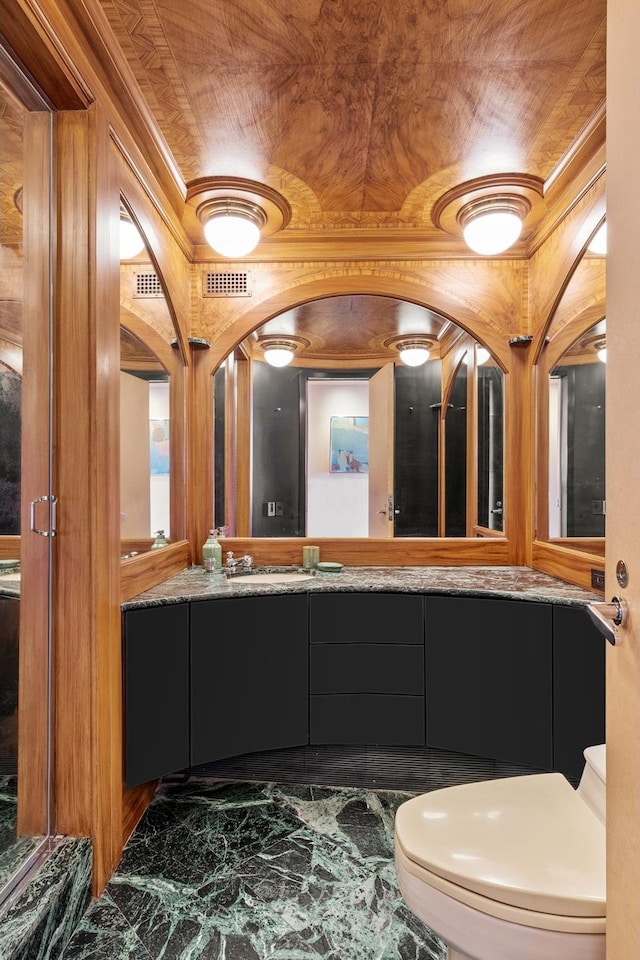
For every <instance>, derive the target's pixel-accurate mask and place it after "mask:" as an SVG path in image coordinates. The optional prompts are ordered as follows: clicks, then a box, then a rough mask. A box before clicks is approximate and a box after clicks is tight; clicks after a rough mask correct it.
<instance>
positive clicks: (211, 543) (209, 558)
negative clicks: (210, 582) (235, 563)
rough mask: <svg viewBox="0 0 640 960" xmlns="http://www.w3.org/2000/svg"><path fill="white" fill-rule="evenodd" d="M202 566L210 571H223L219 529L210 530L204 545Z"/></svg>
mask: <svg viewBox="0 0 640 960" xmlns="http://www.w3.org/2000/svg"><path fill="white" fill-rule="evenodd" d="M202 566H203V567H204V568H205V570H207V572H209V573H221V572H222V547H221V546H220V543H219V541H218V530H217V529H213V530H209V536H208V537H207V539H206V540H205V542H204V543H203V545H202Z"/></svg>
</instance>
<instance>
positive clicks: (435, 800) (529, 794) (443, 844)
mask: <svg viewBox="0 0 640 960" xmlns="http://www.w3.org/2000/svg"><path fill="white" fill-rule="evenodd" d="M396 852H397V860H398V863H399V865H400V866H401V868H402V869H403V870H406V871H407V872H408V873H410V874H412V875H413V876H414V877H416V878H417V879H419V880H422V881H423V882H424V883H426V884H428V885H429V886H431V887H433V888H435V889H437V890H440V891H441V892H442V893H444V894H446V895H448V896H450V897H452V898H453V899H455V900H458V901H459V902H461V903H465V904H467V905H468V906H470V907H473V908H475V909H476V910H479V911H481V912H483V913H486V914H488V915H490V916H494V917H497V918H500V919H503V920H509V921H511V922H513V923H519V924H522V925H524V926H530V927H538V928H540V929H547V930H557V931H565V932H574V933H604V929H605V913H606V894H605V829H604V826H603V824H602V823H601V822H600V820H599V819H598V818H597V817H596V816H595V814H594V813H593V812H592V811H591V810H590V809H589V807H588V806H587V805H586V804H585V803H584V801H583V800H582V799H581V798H580V797H579V796H578V795H577V794H576V792H575V790H574V789H573V787H572V786H571V784H570V783H569V782H568V781H567V780H566V779H565V778H564V777H563V776H562V774H558V773H550V774H539V775H532V776H525V777H511V778H507V779H503V780H491V781H483V782H480V783H471V784H464V785H462V786H457V787H447V788H445V789H443V790H435V791H433V792H432V793H428V794H423V795H421V796H419V797H414V798H413V799H411V800H408V801H406V802H405V803H403V804H402V805H401V806H400V807H399V808H398V811H397V814H396Z"/></svg>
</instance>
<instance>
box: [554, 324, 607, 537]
mask: <svg viewBox="0 0 640 960" xmlns="http://www.w3.org/2000/svg"><path fill="white" fill-rule="evenodd" d="M605 364H606V319H604V318H603V319H602V320H600V321H598V322H597V323H595V324H594V325H593V326H592V327H590V328H589V330H587V332H586V333H585V334H584V335H583V336H581V337H580V338H579V339H578V340H577V341H576V342H575V343H574V344H572V346H571V347H570V348H569V349H568V350H567V351H566V352H565V353H564V354H563V355H562V357H561V358H560V360H559V362H558V363H557V364H556V365H555V367H554V368H553V370H552V371H551V374H550V377H549V536H550V537H604V532H605V511H606V495H605V410H606V398H605V371H606V367H605Z"/></svg>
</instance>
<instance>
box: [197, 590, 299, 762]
mask: <svg viewBox="0 0 640 960" xmlns="http://www.w3.org/2000/svg"><path fill="white" fill-rule="evenodd" d="M307 604H308V597H307V595H306V594H292V595H274V596H263V597H237V598H229V599H219V600H202V601H199V602H197V603H192V604H191V764H192V765H197V764H200V763H206V762H209V761H213V760H220V759H222V758H223V757H231V756H236V755H239V754H243V753H254V752H256V751H258V750H274V749H277V748H280V747H293V746H300V745H305V744H307V743H308V742H309V720H308V704H309V684H308V627H307Z"/></svg>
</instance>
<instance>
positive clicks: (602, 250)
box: [587, 220, 607, 257]
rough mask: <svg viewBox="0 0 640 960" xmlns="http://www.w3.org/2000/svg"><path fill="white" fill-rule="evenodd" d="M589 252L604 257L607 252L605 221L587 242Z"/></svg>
mask: <svg viewBox="0 0 640 960" xmlns="http://www.w3.org/2000/svg"><path fill="white" fill-rule="evenodd" d="M587 250H588V251H589V253H595V254H597V255H598V256H601V257H604V256H606V253H607V221H606V220H605V222H604V223H603V224H602V225H601V226H600V227H599V229H598V230H596V232H595V233H594V235H593V236H592V238H591V240H590V241H589V243H588V244H587Z"/></svg>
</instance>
